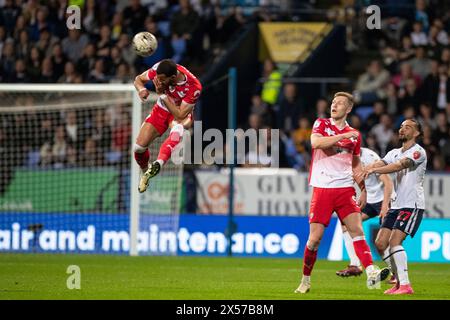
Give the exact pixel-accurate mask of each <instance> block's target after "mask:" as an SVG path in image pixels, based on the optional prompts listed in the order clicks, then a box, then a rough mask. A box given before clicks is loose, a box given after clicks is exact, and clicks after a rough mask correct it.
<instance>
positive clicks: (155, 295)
mask: <svg viewBox="0 0 450 320" xmlns="http://www.w3.org/2000/svg"><path fill="white" fill-rule="evenodd" d="M69 265H78V266H79V267H80V268H81V289H80V290H69V289H67V287H66V280H67V278H68V277H69V274H67V273H66V270H67V267H68V266H69ZM300 266H301V260H300V259H264V258H204V257H127V256H100V255H57V254H55V255H48V254H1V255H0V299H152V300H154V299H158V300H159V299H161V300H172V299H176V300H197V299H202V300H218V299H226V300H228V299H230V300H235V299H236V300H246V299H249V300H278V299H283V300H287V299H315V300H316V299H344V300H349V299H363V300H369V299H433V300H437V299H447V300H449V299H450V264H431V263H426V264H425V263H410V264H409V270H410V279H411V281H412V284H413V287H414V290H415V291H416V293H415V294H414V295H413V296H400V297H397V296H396V297H393V296H385V295H383V291H384V290H385V289H387V288H389V285H388V284H384V283H383V284H382V288H381V290H368V289H367V288H366V284H365V276H364V275H363V276H360V277H357V278H346V279H342V278H339V277H337V276H336V275H335V271H336V270H338V269H342V267H343V266H345V262H330V261H324V260H319V261H317V263H316V266H315V268H314V272H313V275H312V288H311V292H310V293H308V294H306V295H298V294H294V293H293V291H294V289H295V288H296V287H297V285H298V281H299V279H300V278H299V274H300Z"/></svg>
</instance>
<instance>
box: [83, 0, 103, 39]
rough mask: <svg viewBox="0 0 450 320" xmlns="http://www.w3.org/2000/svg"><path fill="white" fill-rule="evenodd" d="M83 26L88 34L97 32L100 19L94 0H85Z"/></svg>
mask: <svg viewBox="0 0 450 320" xmlns="http://www.w3.org/2000/svg"><path fill="white" fill-rule="evenodd" d="M82 17H83V21H82V24H83V27H84V29H85V30H86V31H87V32H89V33H90V34H95V33H97V32H98V22H99V19H100V14H99V8H98V6H97V5H96V3H95V0H87V1H86V3H85V5H84V7H83V15H82Z"/></svg>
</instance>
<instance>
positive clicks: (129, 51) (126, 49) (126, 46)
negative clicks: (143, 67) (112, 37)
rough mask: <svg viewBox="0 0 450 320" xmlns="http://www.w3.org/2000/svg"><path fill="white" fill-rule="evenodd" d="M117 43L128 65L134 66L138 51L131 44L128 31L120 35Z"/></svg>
mask: <svg viewBox="0 0 450 320" xmlns="http://www.w3.org/2000/svg"><path fill="white" fill-rule="evenodd" d="M116 45H117V46H118V47H119V48H120V49H121V52H122V58H123V59H124V60H125V61H126V62H127V63H128V65H130V66H133V65H134V62H135V60H136V53H135V52H134V50H133V47H132V46H131V42H130V37H129V36H128V34H126V33H122V34H121V35H120V36H119V40H118V41H117V43H116Z"/></svg>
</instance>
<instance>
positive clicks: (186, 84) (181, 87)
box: [147, 62, 202, 111]
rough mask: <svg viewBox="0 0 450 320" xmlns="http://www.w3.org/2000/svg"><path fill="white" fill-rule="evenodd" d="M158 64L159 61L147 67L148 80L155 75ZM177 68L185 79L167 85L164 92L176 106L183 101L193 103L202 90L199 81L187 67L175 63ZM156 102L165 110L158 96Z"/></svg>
mask: <svg viewBox="0 0 450 320" xmlns="http://www.w3.org/2000/svg"><path fill="white" fill-rule="evenodd" d="M158 65H159V62H158V63H156V64H155V65H154V66H153V67H151V68H150V69H148V71H147V78H148V80H153V78H155V77H156V69H157V68H158ZM177 70H178V72H181V73H182V74H184V75H185V77H186V79H185V80H184V81H183V82H179V83H177V84H176V85H175V86H169V88H168V89H166V91H165V92H164V93H165V94H166V95H167V96H169V97H170V98H171V99H172V100H173V102H174V103H175V105H177V106H180V105H181V103H182V102H183V101H184V102H185V103H187V104H195V103H196V102H197V100H198V98H199V97H200V93H201V91H202V85H201V83H200V81H199V80H198V79H197V78H196V77H195V76H194V75H193V74H192V73H191V72H190V71H189V70H188V69H186V68H185V67H183V66H181V65H179V64H177ZM156 104H157V105H158V106H159V107H161V108H163V109H164V110H167V108H166V106H165V105H164V103H163V102H162V101H161V99H159V98H158V100H157V102H156ZM167 111H168V110H167Z"/></svg>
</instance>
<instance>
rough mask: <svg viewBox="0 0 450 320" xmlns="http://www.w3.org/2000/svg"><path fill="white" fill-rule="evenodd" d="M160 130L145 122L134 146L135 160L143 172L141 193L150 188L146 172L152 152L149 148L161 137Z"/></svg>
mask: <svg viewBox="0 0 450 320" xmlns="http://www.w3.org/2000/svg"><path fill="white" fill-rule="evenodd" d="M159 135H160V134H159V132H158V130H156V128H155V127H154V126H153V125H152V124H151V123H149V122H144V123H143V124H142V126H141V129H140V131H139V134H138V136H137V138H136V143H135V145H134V159H135V160H136V162H137V164H138V165H139V167H140V168H141V170H142V176H141V179H140V181H139V187H138V190H139V192H144V191H145V190H146V189H147V186H148V180H149V179H148V177H146V175H145V172H146V171H147V170H148V166H149V163H148V162H149V159H150V152H149V150H148V146H149V145H150V144H151V143H152V142H153V141H154V140H155V139H156V138H157V137H158V136H159Z"/></svg>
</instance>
